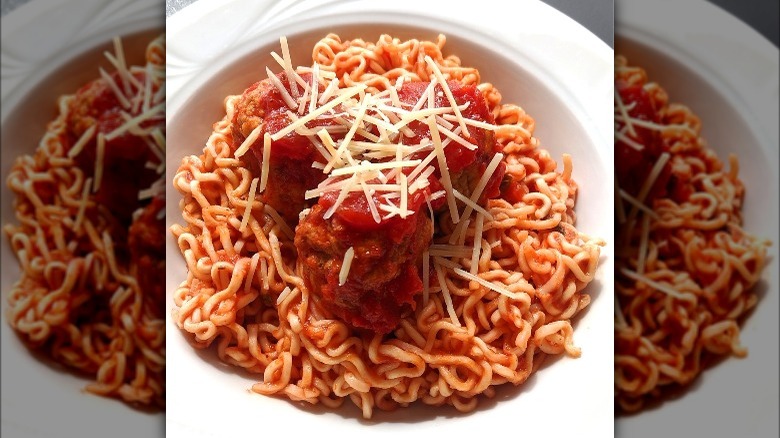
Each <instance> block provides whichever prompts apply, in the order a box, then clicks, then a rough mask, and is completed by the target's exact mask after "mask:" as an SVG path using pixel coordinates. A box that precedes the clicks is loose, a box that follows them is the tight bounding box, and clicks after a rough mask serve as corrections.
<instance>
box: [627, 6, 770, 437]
mask: <svg viewBox="0 0 780 438" xmlns="http://www.w3.org/2000/svg"><path fill="white" fill-rule="evenodd" d="M615 12H616V18H617V21H616V28H615V34H616V38H615V48H616V52H617V53H623V54H625V55H626V56H627V57H628V60H629V63H631V64H633V65H638V66H642V67H644V68H645V69H646V70H647V72H648V77H649V78H650V79H651V80H654V81H656V82H658V83H659V84H661V86H663V87H664V88H665V89H666V90H667V92H668V93H669V97H670V101H672V102H680V103H683V104H686V105H688V106H689V107H690V108H691V109H692V110H693V112H694V113H696V114H697V115H698V116H699V117H700V118H701V121H702V127H703V130H702V135H703V137H704V138H705V139H707V141H708V144H709V145H710V147H712V148H713V149H714V150H715V151H716V152H717V153H718V155H719V156H720V157H721V158H725V157H727V156H728V153H730V152H733V153H735V154H737V156H738V157H739V160H740V177H741V178H742V180H743V181H744V182H745V186H746V197H745V205H744V210H743V217H744V219H745V228H746V229H747V230H748V231H750V232H751V233H753V234H755V235H757V236H761V237H765V238H769V239H771V240H772V241H773V246H772V247H771V248H770V250H769V254H770V259H769V263H768V265H767V266H766V268H765V269H764V272H763V275H762V282H761V283H759V285H758V291H759V293H760V294H762V295H763V297H762V298H761V299H760V301H759V303H758V307H757V308H756V309H755V312H754V313H753V314H752V315H751V316H750V317H749V318H748V320H747V321H746V323H745V325H744V327H743V329H742V335H741V340H742V344H743V345H744V346H746V347H747V348H748V349H749V355H748V357H747V358H745V359H736V358H730V359H727V360H725V361H723V362H722V363H720V364H718V365H717V366H715V367H714V368H712V369H709V370H707V371H705V372H704V373H703V375H702V376H701V378H699V379H698V380H697V381H696V382H695V383H694V385H693V386H692V387H691V388H690V390H688V391H686V392H685V394H684V395H683V396H682V397H680V398H677V399H675V400H672V401H667V402H665V403H663V404H662V405H660V406H659V407H657V408H655V409H652V410H649V411H646V412H643V413H642V414H640V415H634V416H629V417H619V418H618V420H617V422H616V428H617V433H618V434H620V435H625V436H631V437H643V436H647V437H650V436H652V437H658V436H745V437H748V436H749V437H764V436H766V437H770V436H771V437H775V436H778V423H777V412H778V374H777V370H778V339H777V336H778V303H779V302H780V301H779V300H778V289H777V285H778V284H779V283H778V246H780V238H778V228H777V227H778V197H777V193H778V130H777V129H778V125H777V123H778V82H777V78H778V50H777V47H775V46H774V45H772V44H771V43H769V41H767V40H766V39H764V38H763V37H761V36H760V35H759V34H758V33H757V32H755V31H754V30H752V29H751V28H749V27H748V26H747V25H745V24H744V23H742V22H741V21H739V20H738V19H736V18H735V17H733V16H731V15H729V14H727V13H726V12H724V11H723V10H721V9H719V8H718V7H715V6H713V5H711V4H710V3H708V2H704V1H695V2H694V1H686V2H680V1H677V0H675V1H672V0H667V1H656V2H644V1H621V2H620V3H619V4H618V5H616V8H615Z"/></svg>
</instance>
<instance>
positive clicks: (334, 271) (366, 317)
mask: <svg viewBox="0 0 780 438" xmlns="http://www.w3.org/2000/svg"><path fill="white" fill-rule="evenodd" d="M336 195H337V193H336V192H329V193H327V194H325V195H323V196H322V197H321V198H320V201H319V202H318V203H317V204H316V205H315V206H313V207H312V208H311V211H310V212H309V213H308V214H307V215H306V216H304V218H303V219H302V220H301V222H300V223H299V224H298V227H297V229H296V232H295V246H296V248H297V250H298V260H299V263H302V269H301V272H302V273H303V278H304V281H305V282H306V284H307V286H308V287H309V289H310V290H311V291H312V293H313V294H315V295H318V296H319V297H320V299H321V301H322V302H323V304H324V305H325V306H326V307H327V308H328V309H330V310H331V311H332V312H333V313H334V314H335V315H336V316H338V317H339V318H340V319H342V320H343V321H345V322H346V323H348V324H349V325H351V326H352V327H355V328H362V329H368V330H371V331H374V332H376V333H388V332H390V331H392V330H393V329H394V328H395V327H396V326H397V325H398V323H399V321H400V319H401V317H402V316H403V315H405V314H406V313H408V312H411V311H412V310H413V308H414V296H415V295H417V294H418V293H419V292H421V291H422V288H423V284H422V280H421V278H420V267H421V265H422V262H421V257H422V253H423V251H424V250H425V249H426V248H427V247H428V246H429V245H430V242H431V237H432V233H433V223H432V222H431V219H430V217H429V216H428V215H427V214H426V213H425V211H424V210H423V209H422V208H421V206H423V205H425V201H424V196H425V195H424V193H423V191H422V190H421V191H418V192H417V193H415V195H414V196H412V197H411V199H410V208H411V209H412V211H414V212H415V213H414V214H412V215H410V216H407V217H406V218H401V217H400V216H395V217H393V218H390V219H384V220H382V221H381V222H380V223H376V222H375V221H374V220H373V219H372V218H371V214H370V213H369V212H368V207H367V201H366V200H365V198H364V197H363V195H362V194H354V195H350V196H349V197H347V198H346V200H345V201H344V202H343V203H342V204H341V205H340V206H339V208H338V209H337V210H336V212H335V213H334V214H333V216H331V217H330V218H328V219H325V217H324V215H325V212H326V211H327V209H328V208H329V207H330V206H331V205H333V203H334V201H335V198H336ZM350 247H351V248H352V249H353V250H354V258H353V259H352V264H351V267H350V269H349V273H348V276H347V278H346V281H345V282H344V283H343V284H340V283H339V274H340V272H341V268H342V263H343V261H344V254H345V253H346V252H347V250H348V249H349V248H350Z"/></svg>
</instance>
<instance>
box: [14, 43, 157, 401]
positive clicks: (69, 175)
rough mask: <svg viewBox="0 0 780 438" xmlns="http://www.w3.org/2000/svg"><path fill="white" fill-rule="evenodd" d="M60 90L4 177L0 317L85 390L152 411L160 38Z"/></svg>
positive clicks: (112, 56) (113, 56) (116, 55)
mask: <svg viewBox="0 0 780 438" xmlns="http://www.w3.org/2000/svg"><path fill="white" fill-rule="evenodd" d="M105 56H106V59H107V64H109V65H110V66H111V67H112V68H111V69H110V70H111V72H110V73H109V72H107V71H106V69H104V68H99V69H96V73H99V74H100V77H99V78H97V79H95V80H93V81H91V82H89V83H87V84H85V85H84V86H82V87H81V88H80V89H79V90H78V91H77V92H76V93H75V94H72V95H64V96H61V97H60V98H59V100H58V115H57V117H56V118H55V119H54V120H53V121H51V122H50V123H49V124H48V126H47V130H46V133H45V135H44V136H43V138H42V140H41V141H40V144H39V146H38V147H37V149H36V150H35V152H34V153H33V154H32V155H23V156H20V157H18V158H17V159H16V161H15V162H14V165H13V167H12V168H11V170H10V173H9V175H8V176H7V179H6V182H7V184H8V187H9V188H10V189H11V191H12V192H13V193H14V195H15V202H14V208H15V213H16V222H17V223H14V224H6V225H5V227H4V229H3V230H4V232H5V234H6V236H7V238H8V240H9V243H10V246H11V248H12V250H13V252H14V253H15V254H16V256H17V258H18V261H19V264H20V267H21V278H20V279H19V280H18V281H17V282H16V283H15V284H14V286H13V288H12V290H11V291H10V294H9V298H8V308H7V318H8V321H9V323H10V325H11V326H12V327H13V329H14V330H15V331H16V332H17V334H18V335H19V337H20V338H21V339H22V340H23V341H24V342H25V343H26V344H28V345H29V346H30V347H32V348H34V349H35V350H38V351H41V352H42V353H44V354H45V355H46V356H48V357H50V358H51V359H53V360H54V361H55V362H57V363H60V364H63V365H65V366H66V367H68V368H70V369H73V370H76V371H77V372H79V373H80V374H84V375H86V376H89V377H90V378H91V379H93V380H94V381H93V382H91V383H89V384H88V385H87V386H86V390H87V391H89V392H91V393H94V394H98V395H102V396H108V397H114V398H117V399H121V400H123V401H125V402H127V403H128V404H131V405H133V406H138V407H144V408H151V409H154V410H160V409H162V408H163V407H164V403H165V368H164V367H165V351H164V345H165V332H164V325H163V319H162V313H163V311H162V308H163V296H164V289H163V286H162V284H163V280H164V277H165V258H164V257H165V255H164V252H163V244H162V242H163V240H164V237H163V236H164V234H165V226H164V210H163V207H164V204H165V199H164V195H165V191H164V187H165V185H164V178H163V177H162V175H163V174H164V170H165V168H164V161H165V160H164V156H165V127H164V117H165V102H164V98H165V88H164V84H165V68H164V65H165V45H164V38H163V37H162V36H161V37H158V38H157V39H155V40H154V41H152V42H150V43H149V44H148V46H147V48H146V52H145V59H146V61H145V64H144V65H139V66H131V65H128V61H127V58H126V56H125V53H124V49H123V46H122V43H121V40H120V39H119V38H115V39H114V52H113V53H111V52H108V51H107V52H105Z"/></svg>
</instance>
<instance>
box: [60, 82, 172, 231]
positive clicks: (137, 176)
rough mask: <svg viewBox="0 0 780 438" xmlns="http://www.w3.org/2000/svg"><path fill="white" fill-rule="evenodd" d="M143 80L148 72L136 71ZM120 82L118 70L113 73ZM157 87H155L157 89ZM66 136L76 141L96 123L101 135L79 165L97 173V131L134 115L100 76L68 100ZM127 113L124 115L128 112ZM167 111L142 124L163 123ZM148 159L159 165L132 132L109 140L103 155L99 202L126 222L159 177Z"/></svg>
mask: <svg viewBox="0 0 780 438" xmlns="http://www.w3.org/2000/svg"><path fill="white" fill-rule="evenodd" d="M135 77H136V79H138V80H139V81H140V82H141V83H144V81H145V76H144V73H142V72H139V73H136V74H135ZM112 78H113V80H114V82H116V83H118V84H121V78H120V77H119V74H118V73H114V74H113V76H112ZM154 91H156V90H153V92H154ZM68 110H69V111H68V118H67V134H66V135H67V137H68V143H69V144H71V145H72V144H75V143H76V142H77V141H78V139H79V138H81V136H82V134H84V132H85V131H87V130H88V129H89V128H90V127H91V126H96V135H95V136H93V138H92V140H91V141H89V142H88V143H87V144H86V146H85V147H84V149H82V151H81V152H80V153H79V154H78V155H76V157H75V161H76V165H77V166H78V167H79V168H80V169H81V170H82V171H83V172H84V173H85V174H86V175H87V176H88V177H92V176H94V173H95V162H96V160H97V134H101V133H102V134H104V135H106V134H109V133H111V132H112V131H114V130H115V129H117V128H119V127H121V126H122V125H123V124H124V123H125V117H126V116H127V115H130V117H134V116H136V115H137V114H131V112H130V109H125V108H123V107H122V104H121V103H120V102H119V100H118V98H117V97H116V94H114V92H113V91H112V90H111V87H110V86H109V85H108V83H107V82H106V81H105V80H104V79H102V78H101V79H98V80H95V81H92V82H90V83H88V84H86V85H85V86H84V87H82V88H81V89H80V90H79V91H78V92H77V93H76V95H75V96H74V98H73V99H72V100H71V101H70V103H69V108H68ZM123 114H124V115H123ZM163 117H165V114H164V113H160V114H159V115H158V116H153V117H151V118H149V119H147V120H146V121H144V122H142V123H141V127H142V128H150V127H153V126H154V125H160V126H162V118H163ZM147 163H153V164H155V165H158V164H160V158H159V157H158V155H157V154H155V153H154V151H152V150H151V146H150V145H149V144H147V142H146V141H145V140H144V139H142V138H140V137H138V136H137V135H134V134H132V133H130V132H125V133H124V134H122V135H119V136H117V137H116V138H113V139H111V140H107V141H106V143H105V149H104V155H103V176H104V177H103V178H102V180H101V184H100V189H99V190H98V192H97V193H96V194H95V199H96V201H97V202H98V203H99V204H101V205H104V206H105V207H106V209H107V210H108V211H110V212H111V213H112V214H114V215H115V217H116V218H117V219H118V220H119V221H120V222H121V223H122V224H124V225H129V224H130V222H131V221H132V214H133V212H134V211H135V210H137V209H138V208H139V207H140V206H141V202H140V201H139V199H138V191H139V190H140V189H144V188H147V187H149V186H150V185H151V184H152V183H153V182H154V181H155V180H156V179H157V178H158V177H159V175H158V173H157V171H156V170H155V169H154V168H150V166H147Z"/></svg>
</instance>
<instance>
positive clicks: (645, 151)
mask: <svg viewBox="0 0 780 438" xmlns="http://www.w3.org/2000/svg"><path fill="white" fill-rule="evenodd" d="M700 133H701V122H700V120H699V119H698V118H697V117H696V115H695V114H693V112H692V111H691V110H690V109H689V108H688V107H686V106H684V105H681V104H677V103H671V102H670V98H669V96H668V95H667V93H666V91H665V90H664V89H663V88H662V86H660V85H659V84H657V83H655V82H652V81H651V80H650V79H648V77H647V74H646V73H645V71H644V70H643V69H641V68H639V67H636V66H632V65H630V64H629V63H628V61H627V60H626V58H625V57H623V56H618V57H617V58H616V61H615V148H616V149H615V156H616V159H615V162H616V166H615V168H616V185H617V186H618V187H617V190H618V193H619V195H616V202H617V203H618V205H617V206H616V221H617V222H616V224H617V226H616V237H617V242H618V247H617V254H618V258H617V263H616V285H615V290H616V301H615V404H616V408H617V409H618V410H619V411H623V412H631V411H637V410H640V409H642V408H643V407H644V406H646V405H647V403H648V402H653V401H658V400H660V397H661V396H662V395H664V394H665V393H667V392H668V391H671V390H674V389H678V388H682V387H684V386H685V385H687V384H689V383H691V382H692V381H693V380H694V379H695V378H696V377H697V376H698V375H699V374H700V373H701V371H702V370H703V369H704V368H705V367H706V366H708V365H709V364H711V363H712V362H713V361H714V360H716V359H718V358H721V357H724V356H729V355H733V356H737V357H745V356H746V355H747V350H746V349H745V348H744V347H743V346H741V345H740V341H739V334H740V324H741V322H742V321H743V319H744V317H745V316H746V314H747V313H748V312H749V311H750V309H751V308H752V307H754V306H755V304H756V301H757V297H756V294H755V293H754V292H753V291H752V288H753V286H754V285H755V284H756V282H757V281H758V280H759V278H760V275H761V270H762V268H763V267H764V264H765V262H766V260H765V259H766V251H767V246H768V245H769V242H767V241H765V240H761V239H758V238H756V237H754V236H752V235H750V234H749V233H747V232H746V231H745V230H743V229H742V214H741V209H742V202H743V197H744V193H745V187H744V186H743V184H742V182H741V181H740V179H739V178H738V171H739V165H738V164H739V163H738V160H737V157H736V156H734V155H731V156H729V160H728V165H724V163H723V162H721V160H720V159H719V158H718V157H717V156H716V155H715V153H714V152H713V151H712V150H711V149H710V148H709V147H708V146H707V143H706V142H705V140H704V139H703V138H702V137H701V135H700Z"/></svg>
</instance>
